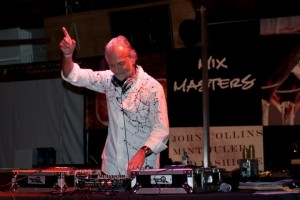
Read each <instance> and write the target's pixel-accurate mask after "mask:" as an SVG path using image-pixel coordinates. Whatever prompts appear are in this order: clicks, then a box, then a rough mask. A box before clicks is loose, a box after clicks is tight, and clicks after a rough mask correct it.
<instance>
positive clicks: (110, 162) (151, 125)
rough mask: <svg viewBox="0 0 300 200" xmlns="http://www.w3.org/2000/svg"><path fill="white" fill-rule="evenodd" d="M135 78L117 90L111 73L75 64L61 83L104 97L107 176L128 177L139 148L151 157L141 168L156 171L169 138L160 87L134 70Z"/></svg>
mask: <svg viewBox="0 0 300 200" xmlns="http://www.w3.org/2000/svg"><path fill="white" fill-rule="evenodd" d="M137 72H138V73H137V75H136V76H135V77H134V78H132V79H131V80H129V81H127V82H125V84H124V85H123V86H122V87H120V86H116V85H115V84H113V83H112V77H113V73H112V72H111V71H110V70H106V71H92V70H91V69H81V68H80V67H79V65H78V64H76V63H75V64H74V68H73V70H72V72H71V73H70V74H69V76H68V77H64V76H63V75H62V77H63V79H64V80H66V81H68V82H70V83H71V84H73V85H76V86H79V87H86V88H88V89H90V90H94V91H96V92H100V93H105V94H106V100H107V110H108V120H109V124H108V136H107V139H106V143H105V147H104V149H103V153H102V170H103V172H104V173H106V174H110V175H127V165H128V161H129V160H130V159H131V158H132V157H133V156H134V154H135V153H136V152H137V151H138V150H139V149H140V148H141V147H142V146H148V147H149V148H150V149H151V150H152V151H153V154H152V155H150V156H148V157H147V158H146V160H145V163H144V166H143V167H153V168H159V167H160V166H159V164H160V163H159V153H160V152H161V151H162V150H164V149H166V148H167V146H166V143H167V141H168V136H169V121H168V112H167V103H166V97H165V93H164V89H163V87H162V85H161V84H160V83H159V82H158V81H157V80H156V79H154V78H153V77H151V76H150V75H148V74H147V73H146V72H144V70H143V68H142V67H141V66H137Z"/></svg>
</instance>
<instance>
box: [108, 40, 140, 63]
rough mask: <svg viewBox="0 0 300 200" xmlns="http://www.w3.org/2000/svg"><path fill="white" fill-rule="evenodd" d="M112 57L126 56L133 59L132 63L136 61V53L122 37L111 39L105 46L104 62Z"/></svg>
mask: <svg viewBox="0 0 300 200" xmlns="http://www.w3.org/2000/svg"><path fill="white" fill-rule="evenodd" d="M112 55H115V56H121V55H122V56H128V57H129V58H130V59H133V61H134V62H135V61H136V59H137V54H136V51H135V50H134V49H133V48H132V46H131V44H130V43H129V41H128V40H127V38H126V37H124V36H122V35H120V36H117V37H114V38H112V39H111V40H110V41H109V42H108V43H107V45H106V46H105V58H106V60H107V59H109V57H111V56H112Z"/></svg>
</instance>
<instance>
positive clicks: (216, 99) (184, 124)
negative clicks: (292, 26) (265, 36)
mask: <svg viewBox="0 0 300 200" xmlns="http://www.w3.org/2000/svg"><path fill="white" fill-rule="evenodd" d="M207 31H208V49H207V54H208V66H207V67H208V85H209V92H208V93H209V94H208V95H209V97H208V98H209V108H208V110H209V116H208V119H209V125H210V126H211V127H210V157H211V163H210V165H211V166H216V167H219V168H225V169H226V170H233V169H235V168H238V167H239V163H238V160H239V159H241V158H242V149H243V146H246V147H248V146H249V145H250V144H253V145H255V149H256V157H257V158H258V159H259V160H260V168H261V169H262V168H263V151H262V149H263V146H262V141H263V140H262V126H261V122H262V121H261V100H260V97H259V95H260V80H259V79H258V75H257V73H258V68H259V65H258V62H257V59H258V51H257V49H258V39H259V21H256V20H246V21H234V22H226V23H216V24H208V25H207ZM201 50H202V49H201V47H187V48H184V49H175V50H173V51H172V52H170V54H169V56H168V65H167V70H168V73H167V80H168V106H169V119H170V126H171V127H172V128H171V138H170V148H169V156H170V158H171V159H172V160H173V161H179V162H180V161H181V156H182V153H183V151H187V152H188V154H189V155H190V159H191V164H194V165H197V166H202V162H203V128H202V126H203V101H202V99H203V88H202V87H203V83H202V67H203V66H202V59H201V55H202V51H201Z"/></svg>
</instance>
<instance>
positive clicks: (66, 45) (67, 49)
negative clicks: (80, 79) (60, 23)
mask: <svg viewBox="0 0 300 200" xmlns="http://www.w3.org/2000/svg"><path fill="white" fill-rule="evenodd" d="M62 31H63V33H64V36H65V37H64V38H63V39H62V40H61V42H60V43H59V47H60V49H61V52H62V54H63V61H62V72H63V75H64V76H65V77H67V76H68V75H69V74H70V72H71V71H72V69H73V64H74V63H73V57H72V56H73V52H74V50H75V47H76V41H75V40H73V39H72V38H71V37H70V35H69V33H68V31H67V29H66V28H65V27H62Z"/></svg>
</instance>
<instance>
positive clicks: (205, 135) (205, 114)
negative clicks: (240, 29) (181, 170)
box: [200, 6, 210, 168]
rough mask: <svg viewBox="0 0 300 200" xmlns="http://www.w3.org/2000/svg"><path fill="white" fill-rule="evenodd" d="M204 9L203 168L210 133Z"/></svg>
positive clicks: (203, 11) (206, 162)
mask: <svg viewBox="0 0 300 200" xmlns="http://www.w3.org/2000/svg"><path fill="white" fill-rule="evenodd" d="M205 10H206V9H205V8H204V7H203V6H201V8H200V12H201V30H202V31H201V47H202V84H203V96H202V98H203V142H204V143H203V156H204V158H203V167H204V168H208V167H209V165H210V138H209V137H210V131H209V91H208V89H209V88H208V66H207V65H208V64H207V57H208V56H207V26H206V15H205Z"/></svg>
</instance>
